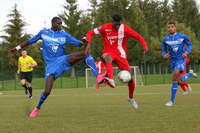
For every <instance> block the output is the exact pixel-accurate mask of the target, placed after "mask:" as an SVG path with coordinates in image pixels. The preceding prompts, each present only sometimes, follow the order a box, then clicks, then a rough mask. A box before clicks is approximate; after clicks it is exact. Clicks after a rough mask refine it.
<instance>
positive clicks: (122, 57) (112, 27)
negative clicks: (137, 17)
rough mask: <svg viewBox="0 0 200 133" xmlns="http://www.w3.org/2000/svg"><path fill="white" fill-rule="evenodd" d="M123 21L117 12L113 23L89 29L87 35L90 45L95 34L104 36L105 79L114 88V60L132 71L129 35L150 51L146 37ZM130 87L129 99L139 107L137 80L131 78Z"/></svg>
mask: <svg viewBox="0 0 200 133" xmlns="http://www.w3.org/2000/svg"><path fill="white" fill-rule="evenodd" d="M121 21H122V17H121V16H120V15H119V14H115V15H113V16H112V23H108V24H104V25H101V26H99V27H98V28H95V29H93V30H91V31H89V32H88V33H87V35H86V37H87V40H88V42H89V44H88V45H90V44H91V43H92V42H91V40H92V36H93V35H95V34H100V35H101V36H102V40H103V44H104V50H103V59H104V61H105V67H106V72H107V76H108V77H106V78H105V81H106V82H107V83H108V85H110V87H112V88H114V87H115V82H114V80H113V66H112V62H115V64H116V65H117V66H118V67H119V69H120V70H127V71H129V72H130V66H129V64H128V60H127V44H126V43H127V40H128V37H132V38H135V39H137V40H138V41H139V42H140V43H141V44H142V46H143V50H144V52H147V51H148V47H147V45H146V42H145V40H144V38H143V37H142V36H141V35H140V34H138V33H137V32H135V31H134V30H133V29H131V28H130V27H129V26H128V25H125V24H123V23H122V22H121ZM88 48H90V47H88ZM86 50H87V49H86ZM88 51H89V49H88ZM128 87H129V97H128V100H129V101H130V102H131V104H132V106H133V107H134V108H136V109H137V108H138V105H137V104H136V101H135V99H134V96H133V92H134V89H135V82H134V81H133V78H131V80H130V81H129V82H128Z"/></svg>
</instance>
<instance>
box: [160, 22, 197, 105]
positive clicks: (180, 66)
mask: <svg viewBox="0 0 200 133" xmlns="http://www.w3.org/2000/svg"><path fill="white" fill-rule="evenodd" d="M168 32H169V34H168V35H167V36H165V37H164V39H163V41H162V56H163V57H164V58H165V59H168V58H170V64H171V71H172V73H173V79H172V88H171V99H170V101H169V102H168V103H166V104H165V105H166V106H173V104H174V100H175V97H176V92H177V89H178V82H179V83H182V82H184V81H186V80H187V79H188V78H190V77H192V76H194V77H196V76H197V75H196V74H195V73H194V72H193V71H190V73H187V74H184V75H183V76H182V77H181V78H180V76H181V72H183V71H184V67H185V64H186V57H187V55H188V54H189V53H190V52H191V50H192V43H191V42H190V41H189V39H188V37H187V35H185V34H182V33H178V32H176V24H175V23H174V22H170V23H168ZM185 44H186V45H187V46H188V48H187V50H185V48H184V46H185ZM167 48H168V50H169V52H168V53H167V52H166V51H167Z"/></svg>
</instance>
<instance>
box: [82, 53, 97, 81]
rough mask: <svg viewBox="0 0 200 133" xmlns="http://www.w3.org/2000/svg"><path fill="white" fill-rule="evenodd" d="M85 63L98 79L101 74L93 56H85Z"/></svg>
mask: <svg viewBox="0 0 200 133" xmlns="http://www.w3.org/2000/svg"><path fill="white" fill-rule="evenodd" d="M85 62H86V64H87V65H88V66H89V67H90V68H91V70H92V72H93V74H94V76H95V77H97V76H98V74H99V72H98V71H97V68H96V65H95V62H94V59H93V57H92V55H91V54H88V55H86V56H85Z"/></svg>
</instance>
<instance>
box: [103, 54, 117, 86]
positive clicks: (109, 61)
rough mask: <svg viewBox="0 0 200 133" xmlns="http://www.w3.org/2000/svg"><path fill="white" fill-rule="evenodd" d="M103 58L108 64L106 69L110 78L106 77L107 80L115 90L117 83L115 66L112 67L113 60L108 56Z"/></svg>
mask: <svg viewBox="0 0 200 133" xmlns="http://www.w3.org/2000/svg"><path fill="white" fill-rule="evenodd" d="M103 58H104V60H105V63H106V65H105V67H106V72H107V76H108V77H105V80H106V82H107V83H108V85H109V86H110V87H111V88H115V81H114V80H113V66H112V61H113V59H112V57H111V56H110V55H108V54H104V55H103Z"/></svg>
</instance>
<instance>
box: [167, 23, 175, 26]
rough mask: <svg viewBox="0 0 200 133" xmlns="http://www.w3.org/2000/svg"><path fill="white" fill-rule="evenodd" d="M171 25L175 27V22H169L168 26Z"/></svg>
mask: <svg viewBox="0 0 200 133" xmlns="http://www.w3.org/2000/svg"><path fill="white" fill-rule="evenodd" d="M170 24H173V25H174V26H176V23H175V22H169V23H168V25H170Z"/></svg>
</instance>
